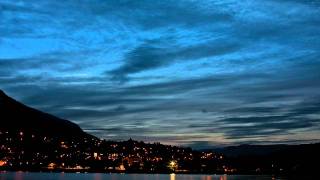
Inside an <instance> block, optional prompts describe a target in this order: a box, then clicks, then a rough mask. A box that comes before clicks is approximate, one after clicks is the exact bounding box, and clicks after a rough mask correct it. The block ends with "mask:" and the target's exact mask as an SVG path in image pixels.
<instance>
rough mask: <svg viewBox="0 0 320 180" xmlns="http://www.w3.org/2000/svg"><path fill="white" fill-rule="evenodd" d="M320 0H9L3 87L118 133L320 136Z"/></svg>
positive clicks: (196, 142) (2, 9)
mask: <svg viewBox="0 0 320 180" xmlns="http://www.w3.org/2000/svg"><path fill="white" fill-rule="evenodd" d="M319 17H320V1H317V0H259V1H256V0H242V1H238V0H202V1H194V0H185V1H177V0H170V1H169V0H161V1H151V0H137V1H134V0H132V1H126V0H106V1H104V0H101V1H98V0H83V1H78V0H67V1H65V0H64V1H62V0H46V1H32V0H28V1H19V0H17V1H12V0H1V1H0V88H1V89H3V90H4V91H6V93H7V94H8V95H10V96H11V97H14V98H16V99H17V100H19V101H21V102H23V103H25V104H27V105H29V106H32V107H34V108H37V109H40V110H42V111H46V112H48V113H51V114H54V115H56V116H59V117H62V118H65V119H69V120H71V121H73V122H75V123H77V124H79V125H80V127H81V128H83V129H84V130H85V131H87V132H89V133H92V134H94V135H96V136H98V137H101V138H106V139H112V140H126V139H128V138H130V137H131V138H133V139H136V140H143V141H147V142H154V141H157V142H161V143H165V144H173V145H182V146H191V147H194V148H207V147H212V146H225V145H236V144H243V143H251V144H274V143H308V142H315V141H318V140H320V136H319V134H320V18H319Z"/></svg>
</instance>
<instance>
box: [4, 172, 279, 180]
mask: <svg viewBox="0 0 320 180" xmlns="http://www.w3.org/2000/svg"><path fill="white" fill-rule="evenodd" d="M42 179H43V180H69V179H70V180H275V179H273V178H272V177H271V176H248V175H183V174H103V173H31V172H1V173H0V180H42ZM277 180H282V179H277Z"/></svg>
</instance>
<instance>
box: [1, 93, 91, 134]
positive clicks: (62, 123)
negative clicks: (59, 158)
mask: <svg viewBox="0 0 320 180" xmlns="http://www.w3.org/2000/svg"><path fill="white" fill-rule="evenodd" d="M0 124H1V125H0V130H14V131H18V130H22V131H26V132H32V133H37V134H42V135H49V136H61V137H62V136H75V135H76V136H83V135H86V133H85V132H83V131H82V129H81V128H80V127H79V126H78V125H76V124H75V123H72V122H70V121H68V120H64V119H60V118H58V117H55V116H53V115H50V114H47V113H44V112H41V111H39V110H36V109H33V108H31V107H28V106H26V105H24V104H22V103H20V102H18V101H16V100H14V99H13V98H11V97H9V96H8V95H6V94H5V93H4V92H3V91H2V90H0Z"/></svg>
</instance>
